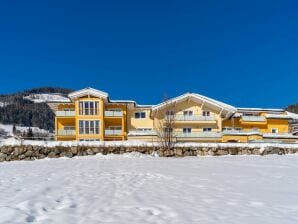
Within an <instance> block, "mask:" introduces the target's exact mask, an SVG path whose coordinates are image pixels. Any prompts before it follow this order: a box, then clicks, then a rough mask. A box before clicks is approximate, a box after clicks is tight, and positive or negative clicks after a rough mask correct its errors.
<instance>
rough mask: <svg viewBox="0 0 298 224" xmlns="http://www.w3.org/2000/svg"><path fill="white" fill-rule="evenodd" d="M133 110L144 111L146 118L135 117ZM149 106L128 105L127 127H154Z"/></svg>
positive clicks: (129, 128) (131, 128)
mask: <svg viewBox="0 0 298 224" xmlns="http://www.w3.org/2000/svg"><path fill="white" fill-rule="evenodd" d="M135 112H146V118H142V119H135ZM150 114H151V108H146V107H143V108H135V107H130V108H129V109H128V111H127V129H128V131H129V130H134V129H137V128H152V129H153V128H154V125H153V119H152V118H151V116H150Z"/></svg>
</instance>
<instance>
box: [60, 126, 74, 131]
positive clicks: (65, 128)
mask: <svg viewBox="0 0 298 224" xmlns="http://www.w3.org/2000/svg"><path fill="white" fill-rule="evenodd" d="M63 129H64V130H72V131H73V130H75V127H74V126H64V127H63Z"/></svg>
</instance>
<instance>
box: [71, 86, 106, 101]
mask: <svg viewBox="0 0 298 224" xmlns="http://www.w3.org/2000/svg"><path fill="white" fill-rule="evenodd" d="M86 95H90V96H95V97H99V98H104V99H106V98H108V96H109V94H108V93H106V92H103V91H100V90H97V89H93V88H90V87H88V88H84V89H81V90H78V91H75V92H72V93H70V94H68V97H69V98H70V99H75V98H78V97H82V96H86Z"/></svg>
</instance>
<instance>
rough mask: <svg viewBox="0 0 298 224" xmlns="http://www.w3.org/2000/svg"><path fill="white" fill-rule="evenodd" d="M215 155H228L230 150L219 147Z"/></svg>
mask: <svg viewBox="0 0 298 224" xmlns="http://www.w3.org/2000/svg"><path fill="white" fill-rule="evenodd" d="M214 155H215V156H224V155H228V150H225V149H219V150H217V151H216V152H214Z"/></svg>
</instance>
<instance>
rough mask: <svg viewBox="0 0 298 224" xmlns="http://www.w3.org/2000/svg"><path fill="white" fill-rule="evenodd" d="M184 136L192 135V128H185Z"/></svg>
mask: <svg viewBox="0 0 298 224" xmlns="http://www.w3.org/2000/svg"><path fill="white" fill-rule="evenodd" d="M182 130H183V134H188V133H191V128H183V129H182Z"/></svg>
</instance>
